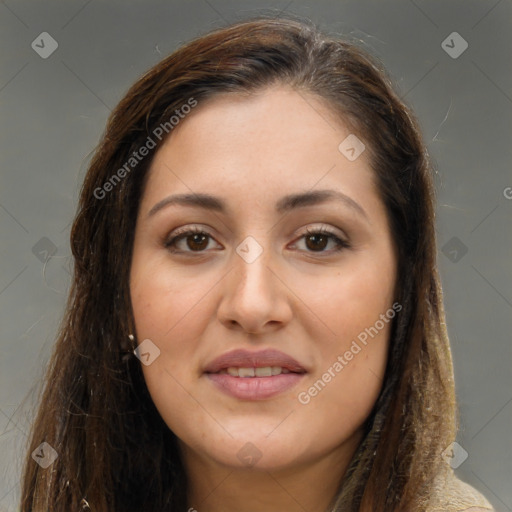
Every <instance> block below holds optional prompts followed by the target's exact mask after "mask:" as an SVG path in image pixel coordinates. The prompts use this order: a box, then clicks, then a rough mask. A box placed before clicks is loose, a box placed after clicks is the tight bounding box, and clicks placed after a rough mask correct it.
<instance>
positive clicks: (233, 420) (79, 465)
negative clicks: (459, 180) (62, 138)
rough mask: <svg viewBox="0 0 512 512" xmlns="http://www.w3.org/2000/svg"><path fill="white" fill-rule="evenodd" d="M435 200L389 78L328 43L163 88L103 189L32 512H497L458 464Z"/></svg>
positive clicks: (84, 249) (176, 71) (248, 55)
mask: <svg viewBox="0 0 512 512" xmlns="http://www.w3.org/2000/svg"><path fill="white" fill-rule="evenodd" d="M433 195H434V190H433V185H432V176H431V164H430V162H429V159H428V155H427V152H426V148H425V145H424V143H423V142H422V139H421V136H420V133H419V129H418V124H417V122H416V121H415V119H414V117H413V115H412V113H411V112H410V110H409V109H408V108H407V107H406V106H405V105H404V104H403V103H402V102H401V101H400V99H399V97H398V96H397V94H396V92H394V91H393V89H392V86H391V82H390V80H389V78H388V77H387V76H386V74H385V72H384V71H383V70H382V69H381V66H380V65H378V63H377V62H376V61H375V60H374V59H372V58H371V57H370V56H368V55H366V53H365V52H363V51H362V50H360V49H359V48H357V47H355V46H353V45H352V44H349V43H348V42H346V41H343V40H339V39H337V38H331V37H328V36H326V35H323V34H321V33H319V32H318V31H317V30H316V29H315V27H314V26H312V24H311V23H310V22H307V21H303V20H296V19H291V18H289V19H266V18H258V19H253V20H248V21H245V22H241V23H237V24H234V25H232V26H229V27H227V28H224V29H221V30H216V31H213V32H211V33H209V34H207V35H206V36H203V37H201V38H198V39H197V40H195V41H192V42H190V43H189V44H187V45H185V46H183V47H182V48H180V49H178V50H177V51H176V52H175V53H174V54H172V55H171V56H169V57H168V58H166V59H164V60H163V61H162V62H160V63H159V64H157V65H156V66H155V67H154V68H153V69H151V70H150V71H149V72H147V73H146V74H145V75H144V76H143V77H142V78H141V79H140V80H139V81H138V82H137V83H136V84H135V85H134V86H133V87H132V88H131V89H130V90H129V91H128V93H127V94H126V96H125V97H124V98H123V99H122V101H121V102H120V103H119V105H118V106H117V108H116V109H115V110H114V112H113V113H112V115H111V118H110V120H109V122H108V125H107V128H106V132H105V134H104V136H103V139H102V141H101V143H100V145H99V147H98V149H97V151H96V154H95V156H94V158H93V160H92V162H91V165H90V167H89V170H88V173H87V176H86V178H85V182H84V185H83V188H82V192H81V198H80V204H79V210H78V213H77V216H76V219H75V222H74V225H73V228H72V233H71V246H72V251H73V255H74V258H75V273H74V278H73V283H72V288H71V292H70V298H69V303H68V307H67V313H66V316H65V319H64V321H63V324H62V328H61V332H60V336H59V339H58V341H57V344H56V348H55V352H54V355H53V357H52V360H51V364H50V366H49V370H48V375H47V379H46V388H45V391H44V395H43V399H42V404H41V408H40V410H39V413H38V415H37V418H36V420H35V422H34V425H33V432H32V438H31V445H30V448H29V454H28V456H27V461H26V467H25V472H24V478H23V489H22V504H21V509H22V510H23V511H25V512H28V511H32V512H35V511H43V510H44V511H46V510H52V511H54V512H59V511H66V512H69V511H75V510H92V511H94V512H96V511H101V512H104V511H105V512H106V511H123V512H127V511H145V512H148V511H159V512H161V511H164V510H166V511H167V510H168V511H185V510H189V511H192V510H197V511H199V512H203V511H205V512H211V511H220V510H222V511H223V512H224V511H231V510H246V511H249V510H250V511H262V510H264V511H265V512H272V511H277V510H280V511H282V510H286V511H296V510H297V511H300V510H312V511H313V510H314V511H318V512H323V511H327V512H330V511H383V512H390V511H407V512H411V511H435V510H443V511H444V510H471V511H475V510H492V507H491V506H490V504H489V503H488V502H487V500H486V499H485V498H484V497H483V496H481V495H480V494H479V493H478V492H477V491H476V490H474V489H472V488H471V487H470V486H468V485H467V484H464V483H463V482H461V481H459V480H457V479H456V478H455V476H454V475H453V472H452V470H451V468H450V466H449V465H448V463H447V461H446V460H447V457H446V456H445V455H444V456H443V454H446V451H447V450H448V451H449V450H450V446H451V443H452V442H453V441H454V439H455V431H456V430H455V428H456V425H455V398H454V382H453V372H452V363H451V355H450V349H449V344H448V339H447V334H446V328H445V323H444V312H443V307H442V296H441V287H440V284H439V280H438V274H437V269H436V243H435V235H434V205H433ZM43 442H44V443H47V444H44V445H42V443H43ZM52 450H55V451H54V452H53V451H52ZM52 454H53V456H52ZM38 457H39V458H42V459H45V461H46V464H36V463H35V461H37V458H38ZM43 466H47V467H46V468H44V467H43Z"/></svg>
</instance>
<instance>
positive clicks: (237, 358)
mask: <svg viewBox="0 0 512 512" xmlns="http://www.w3.org/2000/svg"><path fill="white" fill-rule="evenodd" d="M306 373H307V371H306V369H305V368H304V367H303V366H302V365H301V364H300V363H299V362H298V361H297V360H295V359H294V358H292V357H291V356H289V355H287V354H285V353H283V352H280V351H277V350H264V351H260V352H249V351H246V350H235V351H232V352H228V353H226V354H223V355H222V356H220V357H218V358H217V359H215V360H213V361H212V362H211V363H210V364H208V365H207V367H206V368H205V370H204V374H205V375H206V377H207V378H208V379H209V380H210V381H211V382H212V383H213V384H214V385H215V386H216V388H217V389H218V390H220V391H222V392H224V393H226V394H228V395H230V396H232V397H235V398H238V399H241V400H263V399H266V398H271V397H273V396H275V395H278V394H280V393H283V392H285V391H287V390H289V389H290V388H292V387H294V386H295V385H297V383H298V382H299V381H300V380H302V378H303V377H304V375H305V374H306Z"/></svg>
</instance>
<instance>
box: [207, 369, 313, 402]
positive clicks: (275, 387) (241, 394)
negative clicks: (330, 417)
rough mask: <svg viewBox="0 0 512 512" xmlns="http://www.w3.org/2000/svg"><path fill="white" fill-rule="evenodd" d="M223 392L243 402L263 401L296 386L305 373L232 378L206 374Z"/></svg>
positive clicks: (224, 375)
mask: <svg viewBox="0 0 512 512" xmlns="http://www.w3.org/2000/svg"><path fill="white" fill-rule="evenodd" d="M205 375H206V376H207V377H208V378H209V379H210V380H211V381H212V382H213V383H214V384H215V385H216V386H217V387H218V388H219V389H220V390H221V391H224V392H225V393H227V394H228V395H231V396H234V397H235V398H240V399H242V400H263V399H265V398H270V397H272V396H275V395H278V394H279V393H283V392H284V391H287V390H289V389H290V388H292V387H293V386H295V385H296V384H297V383H298V382H299V381H300V380H301V379H302V378H303V377H304V375H305V374H304V373H281V374H280V375H273V376H272V377H232V376H231V375H229V374H226V373H207V374H205Z"/></svg>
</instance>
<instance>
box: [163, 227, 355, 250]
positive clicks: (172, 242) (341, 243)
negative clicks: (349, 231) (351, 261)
mask: <svg viewBox="0 0 512 512" xmlns="http://www.w3.org/2000/svg"><path fill="white" fill-rule="evenodd" d="M196 234H199V235H206V236H208V237H210V238H213V237H212V236H211V235H210V234H209V233H208V232H206V231H204V230H203V229H201V228H188V229H187V230H186V231H183V232H181V233H180V232H178V233H177V234H176V235H175V236H173V237H172V238H170V239H169V240H167V241H165V243H164V246H165V248H166V249H168V250H169V251H170V252H172V253H179V252H184V253H187V254H189V253H196V254H197V255H201V254H203V253H204V252H206V251H205V250H203V251H178V250H176V249H175V246H176V243H177V242H179V241H180V240H182V239H186V238H188V237H189V236H191V235H196ZM310 235H326V236H328V237H329V238H331V239H332V240H334V242H335V243H336V248H334V249H332V250H330V251H307V252H308V253H311V254H332V253H337V252H339V251H342V250H343V249H348V248H350V244H349V243H348V242H347V241H345V240H342V239H341V238H339V237H338V236H336V235H335V234H334V233H333V232H332V231H329V230H327V229H325V228H307V229H306V231H305V233H304V234H302V235H301V236H300V238H299V240H300V239H302V238H304V237H307V236H310Z"/></svg>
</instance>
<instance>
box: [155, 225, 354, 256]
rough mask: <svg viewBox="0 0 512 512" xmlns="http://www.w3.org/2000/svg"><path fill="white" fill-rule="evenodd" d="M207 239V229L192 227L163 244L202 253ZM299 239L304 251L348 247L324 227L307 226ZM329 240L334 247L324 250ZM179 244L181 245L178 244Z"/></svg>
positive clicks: (187, 251)
mask: <svg viewBox="0 0 512 512" xmlns="http://www.w3.org/2000/svg"><path fill="white" fill-rule="evenodd" d="M209 239H211V240H213V237H212V236H211V235H210V234H209V233H208V232H207V231H204V230H203V229H201V228H196V227H194V228H188V229H185V230H183V231H181V232H180V231H178V232H177V233H175V235H174V236H173V237H171V238H170V239H169V240H167V241H166V242H165V243H164V246H165V247H166V248H167V249H168V250H169V251H170V252H172V253H191V252H192V253H194V252H195V253H203V252H205V250H206V249H207V248H208V245H209ZM299 239H300V240H301V239H304V241H305V245H306V248H307V249H306V252H314V253H332V252H338V251H341V250H342V249H347V248H349V247H350V244H349V243H348V242H347V241H346V240H342V239H341V238H339V237H338V236H337V235H336V234H335V233H333V232H332V231H330V230H328V229H326V228H324V227H322V228H308V229H307V230H306V232H305V233H304V234H303V235H302V236H300V237H299ZM182 242H185V246H183V244H182ZM329 242H332V243H334V248H333V249H331V250H329V251H326V250H325V248H326V247H327V246H328V245H329ZM180 244H182V245H181V246H180ZM296 244H297V243H295V244H294V245H296Z"/></svg>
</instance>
